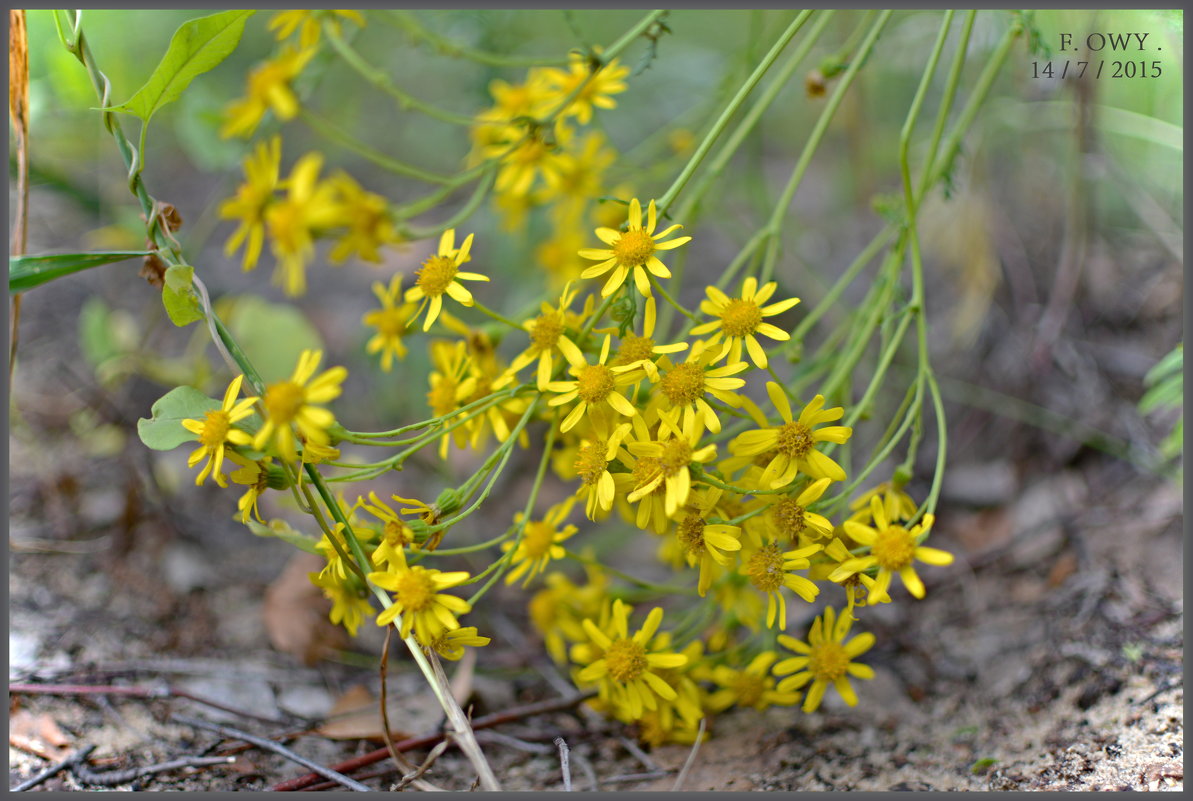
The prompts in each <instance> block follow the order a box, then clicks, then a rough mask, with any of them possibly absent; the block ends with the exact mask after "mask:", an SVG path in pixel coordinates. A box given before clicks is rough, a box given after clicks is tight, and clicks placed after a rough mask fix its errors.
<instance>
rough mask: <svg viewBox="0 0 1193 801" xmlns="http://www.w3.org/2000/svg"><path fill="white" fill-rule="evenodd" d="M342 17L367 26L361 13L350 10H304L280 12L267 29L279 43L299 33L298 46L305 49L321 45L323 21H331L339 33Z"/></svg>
mask: <svg viewBox="0 0 1193 801" xmlns="http://www.w3.org/2000/svg"><path fill="white" fill-rule="evenodd" d="M341 17H342V18H343V19H347V20H352V21H353V22H355V23H356V24H357V25H359V26H361V27H362V28H363V27H364V25H365V18H364V17H362V16H361V15H360V12H359V11H352V10H349V9H327V10H323V9H319V10H312V9H309V8H302V9H291V10H289V11H279V12H278V13H276V14H274V15H273V18H272V19H270V20H269V25H268V26H267V28H268V29H269V30H271V31H273V32H274V36H276V37H277V40H278V41H279V42H281V41H283V40H285V39H287V38H288V37H290V36H291V35H292V34H293V33H294V32H295V31H296V30H297V31H299V34H298V45H299V47H302V48H304V49H305V48H308V47H314V46H315V45H317V44H319V34H320V32H321V31H322V26H321V25H320V23H321V22H322V20H323V19H327V20H328V21H330V22H331V23H332V25H334V26H335V29H336V33H339V31H340V25H341V19H340V18H341ZM300 29H301V30H300Z"/></svg>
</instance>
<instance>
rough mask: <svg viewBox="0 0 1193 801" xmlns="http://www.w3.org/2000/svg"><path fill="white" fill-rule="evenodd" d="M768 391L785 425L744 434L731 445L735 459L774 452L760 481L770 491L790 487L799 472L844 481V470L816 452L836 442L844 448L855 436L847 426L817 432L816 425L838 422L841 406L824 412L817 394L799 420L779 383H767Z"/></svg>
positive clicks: (841, 412) (812, 476)
mask: <svg viewBox="0 0 1193 801" xmlns="http://www.w3.org/2000/svg"><path fill="white" fill-rule="evenodd" d="M766 392H767V394H768V395H769V396H770V399H771V403H773V404H774V405H775V408H776V409H778V410H779V414H780V415H781V416H782V418H783V425H780V426H771V427H767V428H761V429H757V430H754V431H746V432H743V433H742V434H739V435H738V436H737V438H736V439H734V440H733V442H732V443H730V445H729V450H730V451H731V452H732V453H733V454H734V455H736V456H757V455H759V454H763V453H766V452H768V451H773V452H774V456H773V457H772V458H771V460H770V463H769V464H767V466H766V469H765V470H763V472H762V477H761V479H760V480H759V483H760V484H761V485H762V486H764V487H766V486H768V485H769V487H770V488H771V489H777V488H779V487H785V486H787V485H788V484H790V483H791V482H792V481H793V480H794V479H795V476H796V474H797V473H800V472H803V473H804V474H805V475H807V476H809V477H811V478H814V479H819V478H829V479H832V480H833V481H844V480H845V471H844V470H842V469H841V465H839V464H837V463H836V462H834V461H833V460H832V459H830V458H829V457H827V456H825V455H824V454H823V453H821V452H820V451H818V450H816V444H817V443H819V442H835V443H837V444H838V445H841V444H843V443H845V442H847V441H848V440H849V438H850V436H852V435H853V429H852V428H849V427H848V426H828V427H826V428H820V429H817V428H813V426H817V425H820V424H821V423H828V422H831V421H833V420H839V419H841V416H842V415H844V414H845V410H844V409H842V408H841V407H840V406H835V407H833V408H832V409H825V408H824V396H823V395H817V396H816V397H815V398H813V399H812V400H811V401H809V402H808V405H807V406H805V407H804V409H803V411H801V412H800V414H799V418H798V419H796V418H795V417H793V416H792V414H791V404H790V402H788V400H787V393H786V392H785V391H784V390H783V388H782V387H781V386H779V384H778V383H777V382H775V381H768V382H767V384H766Z"/></svg>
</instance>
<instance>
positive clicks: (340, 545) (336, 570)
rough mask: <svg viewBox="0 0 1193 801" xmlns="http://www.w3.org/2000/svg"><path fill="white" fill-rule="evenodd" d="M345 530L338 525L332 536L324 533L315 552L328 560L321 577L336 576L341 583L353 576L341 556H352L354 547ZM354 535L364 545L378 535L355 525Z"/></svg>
mask: <svg viewBox="0 0 1193 801" xmlns="http://www.w3.org/2000/svg"><path fill="white" fill-rule="evenodd" d="M353 511H355V507H354V508H353V509H352V510H349V514H350V515H351V514H352V512H353ZM349 519H350V521H351V520H352V518H349ZM275 522H278V521H275ZM353 522H355V521H353ZM344 529H345V526H344V524H343V523H336V524H335V527H334V528H333V529H332V530H331V536H328V534H327V532H324V533H323V536H322V537H320V538H319V541H318V542H316V543H315V550H317V551H319V553H321V554H323V558H324V559H326V560H327V564H326V565H325V566H324V567H323V570H322V572H320V574H319V575H331V576H336V577H337V578H338V579H339V580H340V581H347V580H348V577H349V576H350V575H352V572H351V568H349V567H348V565H346V564H345V563H344V557H343V556H341V555H340V553H341V551H342V552H343V553H346V554H348V555H349V556H352V547H351V546H350V545H349V544H348V538H347V536H346V535H345V534H344ZM352 533H354V534H355V535H356V539H357V541H358V542H360V543H361V544H362V545H363V544H364V543H366V542H370V541H371V540H372V539H373V537H375V536H376V535H377V532H375V531H373V530H372V529H369V528H360V527H358V526H355V525H354V526H353V527H352ZM333 540H334V541H333Z"/></svg>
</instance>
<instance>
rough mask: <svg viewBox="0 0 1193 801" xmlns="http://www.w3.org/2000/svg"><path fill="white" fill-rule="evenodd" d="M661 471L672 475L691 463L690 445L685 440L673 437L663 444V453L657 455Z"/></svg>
mask: <svg viewBox="0 0 1193 801" xmlns="http://www.w3.org/2000/svg"><path fill="white" fill-rule="evenodd" d="M659 462H660V466H661V467H662V469H663V473H664V474H665V475H668V476H673V475H675V474H676V473H678V472H679V471H680V470H682V469H683V468H685V467H687V466H688V465H689V464H691V463H692V446H691V445H689V444H688V442H687V440H683V439H673V440H670V441H668V442H667V443H666V444H665V445H663V455H662V456H661V457H659Z"/></svg>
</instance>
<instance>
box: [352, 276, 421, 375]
mask: <svg viewBox="0 0 1193 801" xmlns="http://www.w3.org/2000/svg"><path fill="white" fill-rule="evenodd" d="M373 294H374V295H376V296H377V300H379V301H380V302H381V308H380V309H377V310H376V311H371V312H369V313H368V314H366V315H365V316H364V317H363V318H362V319H361V322H362V323H364V324H365V325H368V326H372V327H373V328H376V329H377V333H376V334H374V335H373V337H372V338H371V339H370V340H369V341H368V344H366V345H365V351H366V352H368V353H377V352H378V351H380V352H381V369H382V370H384V371H385V372H387V373H388V372H389V369H390V367H391V366H392V365H393V360H394V357H395V356H397V357H398V359H399V360H401V359H405V358H406V345H405V344H404V343H403V342H402V335H403V334H405V333H406V326H408V325H409V324H410V319H411V318H412V317H413V316H414V313H415V306H414V304H413V303H402V304H401V305H399V304H398V298H399V297H401V294H402V276H400V275H395V276H394V277H393V278H392V279H391V280H390V282H389V287H388V288H387V287H386V286H385V284H383V283H381V282H380V281H375V282H373Z"/></svg>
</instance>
